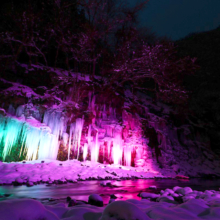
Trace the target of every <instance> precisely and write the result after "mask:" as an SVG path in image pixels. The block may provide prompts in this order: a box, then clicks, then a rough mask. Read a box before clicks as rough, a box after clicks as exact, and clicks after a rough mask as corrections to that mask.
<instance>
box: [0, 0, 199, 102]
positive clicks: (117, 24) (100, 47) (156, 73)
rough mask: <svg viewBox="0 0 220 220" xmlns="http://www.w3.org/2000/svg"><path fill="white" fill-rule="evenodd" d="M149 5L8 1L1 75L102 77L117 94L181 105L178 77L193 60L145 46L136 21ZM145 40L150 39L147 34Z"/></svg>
mask: <svg viewBox="0 0 220 220" xmlns="http://www.w3.org/2000/svg"><path fill="white" fill-rule="evenodd" d="M147 2H148V0H143V1H139V3H137V4H136V6H134V7H128V6H127V5H126V4H125V1H122V0H119V1H117V0H42V1H40V0H36V1H34V2H31V1H30V0H21V1H15V0H9V1H8V2H5V3H4V4H3V5H2V8H1V12H2V14H1V16H0V21H1V25H0V45H1V48H2V50H1V51H0V65H1V69H2V72H3V73H4V71H7V70H8V69H10V71H14V72H16V71H17V70H16V68H17V66H19V65H20V64H21V63H25V64H28V65H29V66H30V68H31V65H33V64H34V65H42V66H46V67H55V68H62V69H64V70H71V71H77V72H81V73H85V74H90V76H91V79H92V80H94V78H95V76H96V75H99V76H102V77H103V79H104V81H105V83H104V86H106V87H110V88H112V90H114V91H115V90H117V89H118V88H119V87H123V86H124V83H127V82H129V83H130V85H131V86H132V88H133V89H141V90H150V91H151V92H152V93H154V94H155V98H157V99H163V100H165V101H167V102H179V101H180V100H185V98H186V97H187V93H186V91H185V90H184V88H183V87H182V86H181V78H182V75H184V74H186V73H187V74H188V73H192V72H193V71H194V70H195V66H194V62H193V61H194V60H192V59H190V58H189V57H185V58H179V57H178V56H176V55H175V47H174V45H173V44H172V43H169V42H167V43H161V42H158V43H155V42H154V41H153V40H152V35H151V39H150V41H151V42H153V44H148V43H146V36H144V34H143V31H142V32H140V31H138V30H137V28H136V26H137V15H138V12H139V11H140V10H142V9H143V7H144V6H145V5H146V4H147ZM146 35H148V36H149V33H146Z"/></svg>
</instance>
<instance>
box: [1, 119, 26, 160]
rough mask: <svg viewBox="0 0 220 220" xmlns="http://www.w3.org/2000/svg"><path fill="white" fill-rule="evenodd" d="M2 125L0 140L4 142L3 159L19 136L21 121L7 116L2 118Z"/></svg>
mask: <svg viewBox="0 0 220 220" xmlns="http://www.w3.org/2000/svg"><path fill="white" fill-rule="evenodd" d="M2 122H3V125H1V133H2V134H1V140H0V142H1V141H3V142H4V149H3V151H2V157H3V160H5V157H6V156H7V155H8V154H10V152H11V149H12V147H13V145H14V144H16V142H17V140H18V138H19V137H20V134H21V131H22V128H23V123H21V122H20V121H18V120H16V119H15V120H14V119H12V118H7V119H6V120H5V119H3V120H2Z"/></svg>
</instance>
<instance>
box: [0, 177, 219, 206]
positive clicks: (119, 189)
mask: <svg viewBox="0 0 220 220" xmlns="http://www.w3.org/2000/svg"><path fill="white" fill-rule="evenodd" d="M101 182H105V181H82V182H77V183H67V184H62V185H56V184H52V185H46V184H40V185H35V186H33V187H27V186H25V185H22V186H0V195H5V194H9V195H8V196H9V197H8V199H13V198H36V199H37V200H40V201H45V202H44V203H46V201H49V200H48V199H55V200H56V201H65V199H66V197H67V196H70V197H71V198H72V199H76V200H83V201H88V197H89V195H91V194H94V193H96V194H99V195H101V196H102V198H103V201H104V204H107V203H108V201H109V198H110V195H111V194H114V195H116V196H117V197H118V198H117V199H119V200H126V199H138V200H140V197H138V196H137V195H138V193H139V192H153V193H157V192H159V191H160V190H162V189H163V190H164V189H166V188H173V187H174V186H182V187H185V186H189V187H191V188H192V189H193V190H200V191H205V190H207V189H209V190H219V187H220V179H215V180H205V179H190V180H176V179H147V180H146V179H145V180H144V179H138V180H122V181H113V180H112V181H106V182H111V186H105V187H104V186H101V185H100V183H101ZM150 186H156V187H157V189H149V187H150ZM0 197H1V196H0ZM4 198H5V197H2V198H1V199H4Z"/></svg>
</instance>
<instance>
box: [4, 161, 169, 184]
mask: <svg viewBox="0 0 220 220" xmlns="http://www.w3.org/2000/svg"><path fill="white" fill-rule="evenodd" d="M155 176H157V173H154V172H146V171H144V170H143V169H141V168H134V167H128V166H126V167H125V166H121V165H105V166H104V165H103V164H101V163H98V162H91V161H84V162H80V161H78V160H69V161H62V162H61V161H57V160H52V159H46V160H43V161H41V160H33V161H26V162H25V163H23V162H11V163H5V162H0V184H5V183H7V184H12V183H13V182H17V183H24V184H27V185H33V183H35V184H36V183H38V182H40V181H41V182H48V183H52V182H55V181H60V182H67V181H69V182H76V181H80V180H88V179H103V180H104V179H116V180H117V179H120V178H154V177H155ZM161 177H163V176H161ZM163 178H165V177H163ZM101 184H102V185H103V186H104V185H108V184H109V183H108V182H106V183H105V182H103V183H101Z"/></svg>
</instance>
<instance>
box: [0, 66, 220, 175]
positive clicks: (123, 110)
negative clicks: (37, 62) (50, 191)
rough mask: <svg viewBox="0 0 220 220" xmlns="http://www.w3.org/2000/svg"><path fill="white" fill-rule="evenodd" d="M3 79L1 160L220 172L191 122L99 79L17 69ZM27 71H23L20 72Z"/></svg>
mask: <svg viewBox="0 0 220 220" xmlns="http://www.w3.org/2000/svg"><path fill="white" fill-rule="evenodd" d="M20 68H21V70H20V72H18V73H16V74H14V73H11V76H8V75H7V76H6V75H5V76H4V75H3V77H2V78H1V79H0V83H1V91H0V96H1V101H0V106H1V111H0V132H1V133H0V143H1V146H0V157H1V158H2V160H5V161H13V160H22V159H27V160H32V159H37V158H38V159H46V158H51V159H59V160H67V159H73V158H77V159H79V160H91V161H98V162H101V163H114V164H122V165H126V166H138V167H145V168H147V169H148V170H149V171H157V172H160V173H161V174H164V175H165V176H175V175H187V176H196V177H197V176H202V175H220V169H219V167H220V160H219V158H218V156H217V155H215V154H214V153H213V152H212V151H211V149H210V148H209V138H208V136H207V135H206V134H205V130H204V129H203V127H202V126H201V125H200V124H199V122H198V121H197V119H195V118H193V117H191V116H188V117H187V116H184V117H183V116H181V117H182V118H181V117H180V115H178V114H177V113H176V112H175V110H172V109H171V107H169V106H167V105H165V104H163V103H155V102H154V101H153V100H152V99H151V98H150V97H149V96H147V95H146V94H144V93H142V92H140V91H132V89H131V88H130V87H129V85H127V86H125V87H124V88H121V90H119V91H120V92H118V91H117V92H116V91H113V90H110V89H109V90H108V89H106V90H103V88H104V87H102V84H103V83H105V82H104V81H103V79H101V78H96V79H95V81H93V82H92V81H90V80H89V77H87V76H82V75H80V74H76V73H69V72H61V71H59V70H57V69H49V68H48V69H45V68H41V67H39V66H32V68H31V69H30V68H29V69H28V68H27V67H26V66H24V65H23V66H21V67H20ZM25 71H26V72H25Z"/></svg>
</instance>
